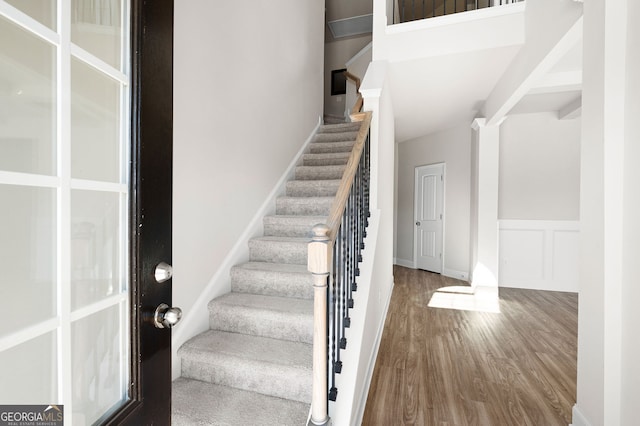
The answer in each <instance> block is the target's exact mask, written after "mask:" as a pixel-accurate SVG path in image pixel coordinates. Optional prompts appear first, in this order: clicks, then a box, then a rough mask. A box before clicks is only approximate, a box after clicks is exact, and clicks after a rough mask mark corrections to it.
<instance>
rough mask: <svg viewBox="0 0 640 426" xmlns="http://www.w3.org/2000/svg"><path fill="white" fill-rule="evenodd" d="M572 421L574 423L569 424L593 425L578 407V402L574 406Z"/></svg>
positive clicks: (574, 425) (575, 425)
mask: <svg viewBox="0 0 640 426" xmlns="http://www.w3.org/2000/svg"><path fill="white" fill-rule="evenodd" d="M571 421H572V422H573V423H571V424H570V425H569V426H591V423H590V422H589V420H587V418H586V417H585V416H584V415H583V414H582V412H581V411H580V409H579V408H578V404H575V405H574V406H573V410H572V419H571Z"/></svg>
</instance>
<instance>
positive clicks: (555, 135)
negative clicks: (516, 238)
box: [498, 112, 580, 220]
mask: <svg viewBox="0 0 640 426" xmlns="http://www.w3.org/2000/svg"><path fill="white" fill-rule="evenodd" d="M499 182H500V183H499V191H500V193H499V194H500V195H499V197H500V198H499V202H498V217H499V218H500V219H526V220H531V219H537V220H578V219H579V218H580V119H575V120H558V119H557V117H556V113H555V112H548V113H538V114H521V115H511V116H509V117H508V118H507V120H506V121H505V122H504V123H503V124H502V125H501V126H500V177H499Z"/></svg>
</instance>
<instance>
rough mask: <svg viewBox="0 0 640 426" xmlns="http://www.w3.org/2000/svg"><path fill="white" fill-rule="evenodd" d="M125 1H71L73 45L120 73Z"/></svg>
mask: <svg viewBox="0 0 640 426" xmlns="http://www.w3.org/2000/svg"><path fill="white" fill-rule="evenodd" d="M121 21H122V0H72V1H71V41H72V42H73V43H74V44H77V45H78V46H80V47H82V48H83V49H84V50H86V51H87V52H89V53H91V54H93V55H95V56H97V57H98V58H100V59H102V60H103V61H105V62H106V63H108V64H109V65H111V66H113V67H114V68H116V69H119V70H121V62H122V61H121V54H122V51H121V43H122V26H121Z"/></svg>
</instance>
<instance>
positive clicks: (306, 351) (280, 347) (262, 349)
mask: <svg viewBox="0 0 640 426" xmlns="http://www.w3.org/2000/svg"><path fill="white" fill-rule="evenodd" d="M179 351H180V355H181V356H183V357H184V358H188V359H190V360H192V361H203V362H208V361H209V360H211V359H212V358H216V357H220V358H234V359H236V362H241V361H250V362H255V363H257V364H271V365H277V366H281V367H293V368H296V369H299V370H300V371H301V372H302V373H310V372H311V362H312V360H313V346H312V345H309V344H307V343H300V342H289V341H286V340H279V339H270V338H268V337H260V336H251V335H247V334H240V333H229V332H226V331H219V330H209V331H205V332H204V333H201V334H198V335H197V336H195V337H194V338H192V339H190V340H188V341H187V342H186V343H185V344H184V345H183V346H182V347H181V348H180V349H179Z"/></svg>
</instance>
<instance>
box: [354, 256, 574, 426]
mask: <svg viewBox="0 0 640 426" xmlns="http://www.w3.org/2000/svg"><path fill="white" fill-rule="evenodd" d="M394 275H395V288H394V290H393V295H392V298H391V304H390V306H389V313H388V316H387V319H386V323H385V328H384V333H383V336H382V342H381V344H380V351H379V352H378V358H377V361H376V366H375V370H374V373H373V379H372V382H371V389H370V391H369V396H368V399H367V405H366V409H365V414H364V419H363V423H362V424H363V425H372V426H373V425H384V426H393V425H448V426H451V425H481V426H493V425H495V426H514V425H532V426H552V425H563V426H567V425H568V424H569V423H571V408H572V406H573V405H574V404H575V400H576V351H577V332H578V296H577V294H575V293H560V292H546V291H533V290H520V289H510V288H501V289H500V311H501V312H500V313H487V312H474V311H462V310H455V309H441V308H430V307H428V306H427V305H428V304H429V301H430V299H431V296H432V295H433V294H434V292H435V291H436V290H437V289H438V288H440V287H445V286H455V285H460V282H459V281H456V280H453V279H450V278H446V277H443V276H441V275H438V274H432V273H429V272H425V271H419V270H413V269H407V268H403V267H399V266H396V267H395V268H394Z"/></svg>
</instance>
